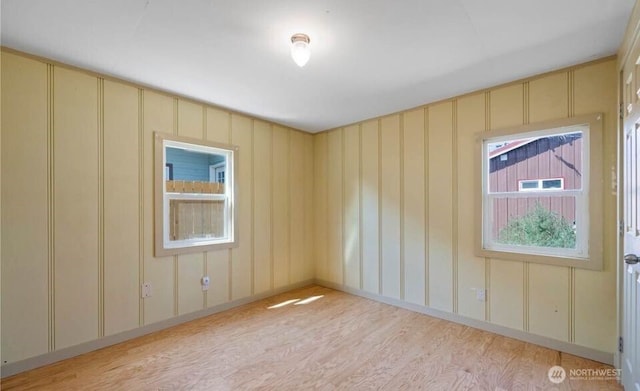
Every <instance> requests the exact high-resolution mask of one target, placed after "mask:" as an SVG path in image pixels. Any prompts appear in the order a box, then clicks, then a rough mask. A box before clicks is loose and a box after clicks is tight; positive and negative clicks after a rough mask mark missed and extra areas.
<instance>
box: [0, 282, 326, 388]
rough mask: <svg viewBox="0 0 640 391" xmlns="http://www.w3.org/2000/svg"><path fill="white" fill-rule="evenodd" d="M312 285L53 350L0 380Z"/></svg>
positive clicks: (6, 371) (7, 368) (10, 367)
mask: <svg viewBox="0 0 640 391" xmlns="http://www.w3.org/2000/svg"><path fill="white" fill-rule="evenodd" d="M314 282H315V281H314V280H306V281H302V282H298V283H295V284H291V285H287V286H286V287H282V288H277V289H273V290H270V291H267V292H263V293H259V294H256V295H252V296H249V297H245V298H242V299H238V300H233V301H230V302H228V303H224V304H220V305H216V306H213V307H210V308H206V309H203V310H200V311H196V312H192V313H189V314H185V315H180V316H176V317H174V318H169V319H165V320H162V321H159V322H156V323H152V324H149V325H145V326H142V327H138V328H135V329H132V330H128V331H123V332H121V333H118V334H114V335H109V336H106V337H103V338H100V339H95V340H93V341H88V342H84V343H81V344H78V345H75V346H70V347H68V348H64V349H60V350H55V351H53V352H49V353H45V354H41V355H39V356H34V357H30V358H27V359H24V360H21V361H16V362H13V363H9V364H5V365H3V366H2V367H0V377H1V378H5V377H8V376H12V375H15V374H18V373H20V372H24V371H28V370H30V369H34V368H38V367H41V366H44V365H49V364H53V363H55V362H58V361H62V360H66V359H68V358H71V357H75V356H79V355H81V354H85V353H89V352H91V351H94V350H98V349H102V348H105V347H108V346H111V345H115V344H118V343H120V342H124V341H128V340H130V339H133V338H137V337H141V336H143V335H146V334H150V333H153V332H156V331H160V330H164V329H167V328H169V327H173V326H177V325H179V324H182V323H186V322H190V321H192V320H195V319H199V318H202V317H205V316H209V315H213V314H216V313H218V312H222V311H225V310H228V309H231V308H235V307H239V306H241V305H245V304H249V303H252V302H254V301H258V300H262V299H266V298H268V297H271V296H275V295H278V294H280V293H284V292H288V291H291V290H294V289H298V288H303V287H305V286H309V285H313V284H314Z"/></svg>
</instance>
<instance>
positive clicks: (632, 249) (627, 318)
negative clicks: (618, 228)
mask: <svg viewBox="0 0 640 391" xmlns="http://www.w3.org/2000/svg"><path fill="white" fill-rule="evenodd" d="M638 111H640V110H638ZM639 114H640V113H632V115H631V116H629V117H628V119H627V120H626V121H625V127H624V156H623V164H624V195H623V203H624V209H623V211H624V212H623V213H624V216H623V230H624V237H623V240H624V254H625V255H624V259H622V260H620V262H621V265H622V267H624V273H623V298H622V310H623V314H622V322H623V323H622V338H623V349H622V354H621V358H622V384H623V385H624V388H625V390H627V391H640V331H638V328H640V309H639V308H640V262H638V257H640V188H639V186H640V180H639V177H640V172H639V170H640V166H639V164H638V160H639V159H640V115H639Z"/></svg>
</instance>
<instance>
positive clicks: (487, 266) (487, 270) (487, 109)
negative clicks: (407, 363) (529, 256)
mask: <svg viewBox="0 0 640 391" xmlns="http://www.w3.org/2000/svg"><path fill="white" fill-rule="evenodd" d="M490 129H491V92H490V91H487V92H485V93H484V130H485V132H486V131H488V130H490ZM476 175H477V174H476ZM476 229H479V227H478V228H476ZM481 245H482V244H481ZM484 287H485V291H486V296H485V299H486V301H485V304H484V319H485V320H486V321H487V322H490V321H491V259H490V258H487V257H485V258H484Z"/></svg>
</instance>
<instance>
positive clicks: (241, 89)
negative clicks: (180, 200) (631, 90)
mask: <svg viewBox="0 0 640 391" xmlns="http://www.w3.org/2000/svg"><path fill="white" fill-rule="evenodd" d="M1 1H2V8H1V12H2V36H1V41H2V45H4V46H7V47H10V48H14V49H17V50H21V51H24V52H27V53H32V54H36V55H40V56H44V57H48V58H51V59H54V60H57V61H61V62H64V63H68V64H71V65H75V66H79V67H82V68H87V69H90V70H93V71H97V72H100V73H104V74H107V75H112V76H116V77H119V78H122V79H126V80H131V81H135V82H138V83H142V84H145V85H150V86H154V87H157V88H160V89H163V90H167V91H171V92H175V93H178V94H181V95H186V96H189V97H193V98H196V99H199V100H203V101H206V102H210V103H213V104H215V105H219V106H223V107H227V108H230V109H233V110H236V111H240V112H244V113H248V114H252V115H254V116H257V117H260V118H264V119H268V120H271V121H274V122H277V123H281V124H284V125H288V126H292V127H294V128H298V129H302V130H306V131H310V132H316V131H320V130H325V129H330V128H334V127H338V126H342V125H346V124H349V123H353V122H356V121H359V120H363V119H367V118H371V117H376V116H380V115H383V114H388V113H392V112H395V111H399V110H401V109H406V108H411V107H415V106H419V105H422V104H425V103H428V102H432V101H435V100H439V99H443V98H447V97H451V96H455V95H458V94H461V93H465V92H471V91H474V90H478V89H481V88H485V87H490V86H493V85H496V84H499V83H503V82H507V81H511V80H515V79H518V78H522V77H525V76H529V75H532V74H537V73H542V72H546V71H550V70H553V69H557V68H561V67H565V66H568V65H573V64H577V63H581V62H584V61H588V60H592V59H596V58H599V57H603V56H607V55H611V54H614V53H615V52H616V50H617V48H618V46H619V45H620V43H621V40H622V37H623V34H624V30H625V28H626V25H627V21H628V18H629V15H630V12H631V9H632V7H633V4H634V2H635V0H533V1H532V0H401V1H398V0H396V1H390V0H314V1H311V0H296V1H293V0H269V1H267V0H227V1H219V0H182V1H178V0H91V1H90V0H56V1H52V0H1ZM297 32H304V33H307V34H308V35H309V36H310V37H311V49H312V52H311V60H310V61H309V63H308V64H307V65H306V66H305V67H304V68H298V66H297V65H295V63H294V62H293V61H292V60H291V57H290V55H289V42H290V41H289V39H290V36H291V35H292V34H293V33H297Z"/></svg>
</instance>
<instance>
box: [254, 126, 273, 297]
mask: <svg viewBox="0 0 640 391" xmlns="http://www.w3.org/2000/svg"><path fill="white" fill-rule="evenodd" d="M255 135H256V132H255V120H254V119H252V120H251V146H250V147H249V150H250V151H251V189H250V190H251V193H250V194H251V226H250V228H249V229H250V230H251V249H250V254H249V257H250V258H249V262H250V264H251V266H250V267H251V272H250V274H251V275H250V276H249V277H250V278H251V280H250V285H251V294H252V295H253V294H254V293H255V291H256V282H255V278H256V270H255V269H256V248H255V243H254V241H255V237H256V225H255V222H254V216H255V211H256V195H255V188H256V184H255V182H254V181H255V164H254V161H253V156H255V153H254V151H255V148H256V145H255ZM271 155H272V156H271V161H270V162H269V164H271V187H272V188H273V126H271ZM269 209H270V212H269V213H271V214H273V196H272V197H271V204H270V205H269ZM270 229H271V240H272V241H273V224H272V225H271V228H270ZM271 289H273V246H271Z"/></svg>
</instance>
